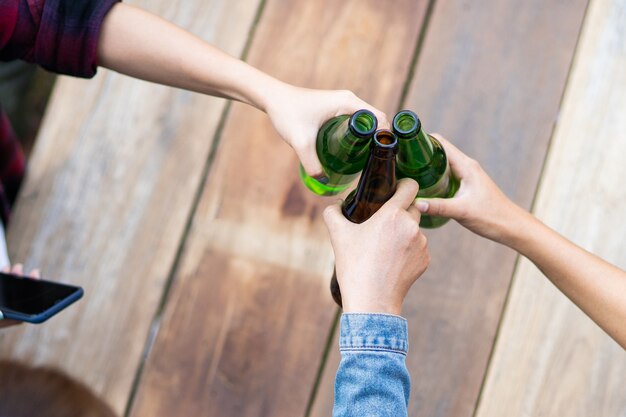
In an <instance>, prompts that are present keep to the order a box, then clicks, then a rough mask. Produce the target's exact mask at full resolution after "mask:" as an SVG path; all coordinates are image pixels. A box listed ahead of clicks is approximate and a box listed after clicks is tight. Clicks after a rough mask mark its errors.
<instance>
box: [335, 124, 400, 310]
mask: <svg viewBox="0 0 626 417" xmlns="http://www.w3.org/2000/svg"><path fill="white" fill-rule="evenodd" d="M397 153H398V139H397V138H396V137H395V135H394V134H393V133H392V132H391V131H389V130H379V131H378V132H376V134H375V135H374V140H373V141H372V144H371V146H370V153H369V158H368V160H367V165H366V166H365V170H364V171H363V175H361V179H360V180H359V185H358V186H357V187H356V189H355V190H354V191H352V192H351V193H350V194H349V195H348V197H347V198H346V201H345V202H344V204H343V206H342V212H343V215H344V216H345V217H346V218H347V219H348V220H350V221H351V222H353V223H363V222H364V221H366V220H367V219H369V218H370V217H372V215H373V214H374V213H376V212H377V211H378V209H380V208H381V207H382V205H383V204H385V202H386V201H387V200H389V199H390V198H391V196H393V194H394V193H395V192H396V154H397ZM330 292H331V294H332V296H333V299H334V300H335V302H336V303H337V304H339V306H340V307H342V306H343V305H342V300H341V291H340V289H339V282H338V281H337V275H336V273H335V274H333V277H332V279H331V281H330Z"/></svg>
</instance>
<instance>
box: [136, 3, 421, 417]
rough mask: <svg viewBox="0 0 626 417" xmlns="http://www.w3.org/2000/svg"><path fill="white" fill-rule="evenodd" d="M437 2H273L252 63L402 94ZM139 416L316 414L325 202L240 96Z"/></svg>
mask: <svg viewBox="0 0 626 417" xmlns="http://www.w3.org/2000/svg"><path fill="white" fill-rule="evenodd" d="M425 8H426V3H425V2H423V1H413V0H402V1H398V2H397V5H396V7H389V8H381V7H380V4H379V2H377V1H375V0H369V1H363V0H324V1H315V2H312V1H309V0H271V1H269V2H268V3H267V5H266V10H265V11H264V13H263V16H262V19H261V22H260V24H259V28H258V32H257V35H256V36H255V39H254V42H253V44H252V47H251V50H250V59H249V61H250V62H251V63H252V64H253V65H255V66H258V67H260V68H262V69H263V70H266V71H268V72H269V73H271V74H274V75H276V76H279V77H280V78H282V79H285V80H287V81H289V82H292V83H295V84H299V85H306V86H308V87H318V88H349V89H352V90H354V91H355V92H356V93H357V94H359V95H360V96H361V97H362V98H364V99H366V100H368V101H370V102H372V103H373V104H374V105H377V106H379V107H380V108H383V109H393V108H394V107H395V106H396V105H397V103H398V101H399V99H400V95H401V93H402V86H403V82H404V79H405V78H406V74H407V73H408V70H409V66H410V61H411V55H412V51H413V49H414V47H415V44H416V40H417V36H418V32H419V25H416V24H415V22H421V21H422V16H423V14H424V12H425ZM222 141H223V143H222V144H221V149H220V150H219V152H218V156H217V160H216V163H215V164H214V166H213V169H212V172H211V173H210V175H209V181H208V184H207V186H206V189H205V190H204V194H203V196H202V199H201V203H200V205H199V208H198V210H197V212H196V214H195V216H194V223H193V226H192V231H191V235H190V238H189V239H188V242H187V244H186V247H185V252H184V256H183V261H182V263H181V267H180V270H179V271H178V273H177V279H176V282H175V286H174V288H173V289H172V293H171V294H172V295H171V299H170V300H169V301H168V303H167V307H166V311H165V314H164V319H163V323H162V325H161V328H160V330H159V334H158V337H157V340H156V342H155V346H154V348H153V351H152V352H151V353H150V355H149V358H148V361H147V363H146V367H145V373H144V376H143V379H142V381H141V382H140V386H139V391H138V395H137V401H136V402H135V405H134V409H133V412H132V415H133V416H151V417H152V416H170V415H203V416H213V415H219V416H254V417H258V416H290V417H291V416H299V415H304V413H305V409H306V407H307V403H308V400H309V396H310V393H311V390H312V387H313V384H314V381H315V379H316V373H317V371H318V368H319V362H320V360H321V359H322V355H323V351H324V347H325V343H326V339H327V337H328V332H329V330H330V327H331V323H332V322H333V319H334V316H335V312H336V308H335V307H334V304H333V301H332V299H331V297H330V294H329V289H328V285H329V279H330V276H331V273H332V269H333V256H332V250H331V248H330V244H329V241H328V237H327V233H326V230H325V226H324V225H323V222H322V219H321V211H322V209H323V207H324V206H325V205H327V204H329V203H330V202H331V201H332V199H321V198H319V197H316V196H314V195H312V194H311V193H309V192H308V191H307V190H306V189H305V188H304V187H303V186H302V184H301V183H300V180H299V178H298V176H297V160H296V157H295V155H294V154H293V152H292V151H291V150H290V149H289V148H288V147H287V146H286V145H284V144H283V143H281V141H280V140H279V139H278V138H277V135H276V133H275V132H274V130H273V129H272V127H271V125H270V123H269V121H268V120H267V118H266V117H265V116H264V115H263V114H261V113H259V112H255V111H253V110H251V109H249V108H246V107H244V106H241V105H235V106H234V107H233V111H232V114H231V115H230V116H229V118H228V121H227V123H226V126H225V129H224V133H223V139H222Z"/></svg>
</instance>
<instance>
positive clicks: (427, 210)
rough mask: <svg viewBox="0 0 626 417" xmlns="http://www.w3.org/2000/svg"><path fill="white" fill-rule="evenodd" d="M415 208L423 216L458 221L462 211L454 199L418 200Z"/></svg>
mask: <svg viewBox="0 0 626 417" xmlns="http://www.w3.org/2000/svg"><path fill="white" fill-rule="evenodd" d="M415 206H416V207H417V209H418V210H419V211H420V213H422V214H428V215H430V216H439V217H449V218H451V219H457V218H458V217H459V214H460V211H459V208H458V206H457V200H456V199H454V198H418V199H417V200H415Z"/></svg>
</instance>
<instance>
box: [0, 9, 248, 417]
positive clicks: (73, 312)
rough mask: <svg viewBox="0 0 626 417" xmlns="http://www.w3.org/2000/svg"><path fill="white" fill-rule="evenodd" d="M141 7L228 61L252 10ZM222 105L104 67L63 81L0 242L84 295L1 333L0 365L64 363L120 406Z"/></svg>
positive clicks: (245, 30)
mask: <svg viewBox="0 0 626 417" xmlns="http://www.w3.org/2000/svg"><path fill="white" fill-rule="evenodd" d="M137 4H139V5H141V6H144V7H145V8H147V9H149V10H151V11H154V12H156V13H158V14H159V15H162V16H164V17H166V18H169V19H171V20H173V21H174V22H176V23H178V24H180V25H182V26H184V27H186V28H189V29H191V30H192V31H193V32H195V33H197V34H198V35H200V36H202V37H203V38H205V39H207V40H209V41H211V42H213V43H216V44H217V45H219V46H220V47H222V48H224V49H225V50H227V51H229V52H230V53H232V54H235V55H237V54H240V53H241V52H242V51H243V48H244V46H245V44H246V41H247V38H248V33H249V30H250V27H251V25H252V23H253V21H254V18H255V15H256V11H257V7H258V5H259V0H235V1H233V0H214V1H211V2H207V1H201V0H197V1H189V0H185V1H182V0H180V1H174V2H172V1H158V2H156V1H147V0H146V1H141V2H137ZM224 106H225V101H223V100H219V99H212V98H207V97H202V96H200V95H195V94H191V93H188V92H183V91H177V90H173V89H170V88H165V87H160V86H156V85H152V84H148V83H144V82H139V81H136V80H132V79H130V78H128V77H124V76H121V75H119V74H115V73H112V72H107V71H101V72H100V74H99V75H98V76H97V77H96V78H95V79H94V80H92V81H85V80H75V79H68V78H62V79H60V80H59V82H58V85H57V87H56V89H55V92H54V95H53V98H52V100H51V103H50V107H49V111H48V113H47V115H46V117H45V121H44V124H43V127H42V130H41V133H40V135H39V139H38V141H37V146H36V150H35V153H34V155H33V157H32V160H31V165H30V173H29V176H28V178H27V181H26V183H25V185H24V188H23V190H22V193H21V198H20V201H19V203H18V206H17V209H16V216H15V218H14V219H13V223H12V224H11V227H10V230H9V238H8V239H9V243H10V248H11V255H12V259H13V260H15V261H17V260H26V263H27V265H28V266H29V267H32V266H40V267H41V268H42V270H43V271H44V274H45V275H46V276H49V277H52V278H57V279H62V280H64V281H68V282H72V283H76V284H79V285H82V286H83V287H84V288H85V291H86V296H85V298H84V299H83V300H82V301H81V302H80V303H79V304H78V305H77V306H74V307H72V308H70V309H68V310H67V311H65V312H63V314H61V315H60V316H59V317H56V318H54V319H53V320H51V321H50V322H49V323H46V324H45V325H41V326H21V327H20V328H16V329H11V330H7V331H3V332H2V333H1V334H0V357H2V358H9V357H10V358H15V359H21V360H25V361H27V362H30V363H35V364H46V365H52V366H57V367H60V368H62V369H63V370H65V371H67V372H69V373H70V374H71V375H73V376H74V377H76V378H78V379H79V380H81V381H83V382H85V383H87V384H88V385H89V386H90V387H91V388H92V389H94V390H95V391H96V392H97V393H98V394H101V395H102V396H103V397H104V399H106V401H108V402H109V403H110V404H111V405H112V406H113V407H114V409H115V410H116V411H117V412H120V413H121V412H122V411H123V410H124V408H125V406H126V403H127V400H128V396H129V392H130V389H131V385H132V382H133V380H134V378H135V374H136V370H137V367H138V365H139V363H140V359H141V354H142V351H143V349H144V344H145V342H146V339H147V335H148V333H149V330H150V327H151V323H152V321H153V319H154V316H155V313H156V310H157V307H158V304H159V301H160V299H161V296H162V293H163V290H164V285H165V283H166V280H167V278H168V276H169V274H170V271H171V269H172V265H173V262H174V259H175V256H176V253H177V251H178V249H179V245H180V241H181V238H182V235H183V233H184V230H185V226H186V223H187V221H188V219H189V215H190V210H191V207H192V204H193V201H194V199H195V196H196V195H197V191H198V187H199V184H200V179H201V176H202V172H203V170H204V167H205V164H206V161H207V158H208V154H209V151H210V148H211V143H212V141H213V137H214V134H215V131H216V128H217V125H218V123H219V120H220V117H221V115H222V114H223V110H224Z"/></svg>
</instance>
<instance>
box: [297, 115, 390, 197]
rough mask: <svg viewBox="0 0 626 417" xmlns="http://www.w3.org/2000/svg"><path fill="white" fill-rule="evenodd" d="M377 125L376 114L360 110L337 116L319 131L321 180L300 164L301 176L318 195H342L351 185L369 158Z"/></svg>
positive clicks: (318, 151)
mask: <svg viewBox="0 0 626 417" xmlns="http://www.w3.org/2000/svg"><path fill="white" fill-rule="evenodd" d="M377 128H378V120H376V116H374V114H373V113H372V112H371V111H369V110H359V111H357V112H355V113H354V114H353V115H352V116H349V115H342V116H337V117H334V118H332V119H330V120H329V121H327V122H326V123H324V125H323V126H322V128H321V129H320V130H319V132H318V134H317V156H318V158H319V160H320V163H321V164H322V168H323V170H324V177H323V178H322V179H315V178H313V177H311V176H309V175H308V174H307V173H306V171H305V170H304V168H303V167H302V165H300V178H301V179H302V182H303V183H304V185H306V186H307V188H308V189H309V190H311V191H313V192H314V193H315V194H317V195H322V196H330V195H335V194H339V193H341V192H342V191H344V190H345V189H346V188H348V187H349V186H350V184H351V183H352V181H354V179H355V178H356V177H357V176H358V175H359V172H361V170H363V166H365V162H366V161H367V155H368V149H369V144H370V142H371V139H372V135H373V134H374V132H376V129H377Z"/></svg>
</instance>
